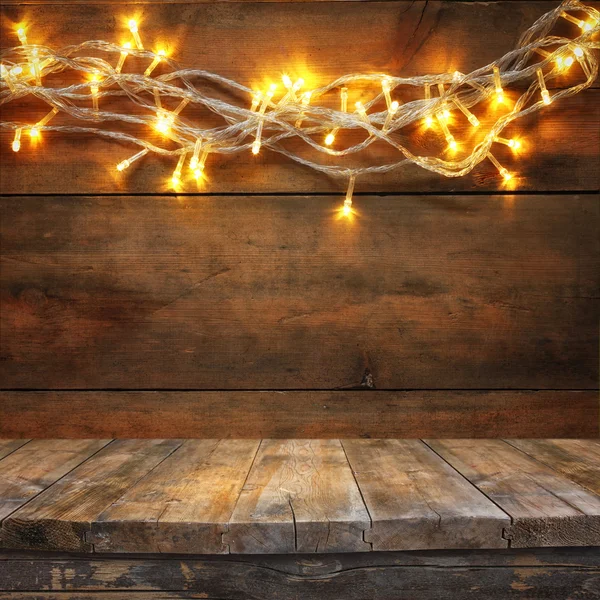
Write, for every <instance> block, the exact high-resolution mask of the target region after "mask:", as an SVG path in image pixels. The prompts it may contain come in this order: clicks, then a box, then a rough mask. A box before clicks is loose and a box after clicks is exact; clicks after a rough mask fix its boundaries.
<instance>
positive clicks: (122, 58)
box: [0, 0, 600, 216]
mask: <svg viewBox="0 0 600 600" xmlns="http://www.w3.org/2000/svg"><path fill="white" fill-rule="evenodd" d="M559 20H564V21H566V22H568V23H569V24H570V25H569V27H573V30H574V31H573V35H572V37H569V38H567V37H560V36H556V35H551V33H552V30H553V28H554V26H555V24H556V23H557V21H559ZM126 25H127V28H128V29H129V31H130V33H131V35H132V38H133V39H132V41H131V42H127V43H125V44H123V45H117V44H113V43H109V42H104V41H98V40H94V41H88V42H84V43H82V44H79V45H75V46H68V47H66V48H63V49H62V50H59V51H54V50H52V49H51V48H49V47H46V46H39V45H34V44H31V43H30V41H29V38H28V37H27V31H26V29H25V27H18V28H17V29H16V31H15V33H16V35H17V37H18V39H19V41H20V43H21V45H20V46H17V47H14V48H10V49H7V50H4V51H3V52H2V53H1V54H0V58H1V61H2V64H1V69H0V75H1V81H2V86H1V88H0V105H2V104H6V103H7V102H10V101H13V100H18V99H20V98H23V97H25V96H28V95H31V96H34V97H36V98H38V99H41V100H43V101H45V102H46V103H47V104H48V105H49V106H50V109H51V110H50V112H48V113H47V114H46V116H44V117H43V118H42V119H41V120H39V121H38V122H37V123H34V124H28V123H16V122H9V121H2V122H1V123H0V125H1V126H2V128H4V129H8V130H11V131H14V139H13V141H12V150H13V151H14V152H18V151H19V150H20V148H21V135H22V132H23V131H26V132H29V135H30V136H31V138H32V139H33V138H39V137H40V132H42V131H58V132H64V133H75V134H77V133H80V134H84V133H85V134H90V133H91V134H96V135H99V136H102V137H105V138H108V139H112V140H115V141H119V142H122V143H125V144H130V145H133V146H137V147H138V151H137V152H136V153H135V154H133V155H131V156H129V157H128V158H124V159H123V160H121V162H119V163H118V164H117V165H116V170H117V172H120V173H123V172H124V171H126V170H127V169H128V168H130V167H131V165H132V164H133V163H136V162H138V161H140V160H141V159H142V158H143V157H145V156H146V155H148V154H149V153H154V154H157V155H162V156H164V157H172V158H173V159H174V160H176V161H177V163H176V167H175V169H174V171H173V175H172V177H171V185H172V187H173V188H174V189H175V190H179V189H180V188H181V186H182V185H183V183H184V181H185V180H186V179H187V173H188V170H189V174H190V178H193V179H195V180H196V182H198V184H200V183H202V182H203V181H204V179H205V169H206V164H207V161H208V159H209V158H210V155H211V154H225V155H231V154H235V153H239V152H251V153H252V154H254V155H256V154H258V153H259V152H260V151H261V150H262V149H263V148H267V149H268V150H270V151H273V152H278V153H280V154H282V155H284V156H286V157H288V158H290V159H292V160H294V161H296V162H298V163H300V164H302V165H304V166H306V167H309V168H312V169H315V170H317V171H320V172H323V173H325V174H327V175H330V176H335V177H344V178H346V179H347V181H348V186H347V192H346V197H345V200H344V203H343V206H342V208H341V211H342V214H343V215H346V216H350V215H351V214H353V208H352V197H353V193H354V187H355V183H356V180H357V178H360V177H361V176H363V175H366V174H373V173H376V174H378V173H385V172H388V171H391V170H393V169H397V168H400V167H403V166H406V165H408V164H416V165H418V166H420V167H422V168H424V169H427V170H429V171H432V172H434V173H438V174H440V175H443V176H446V177H460V176H463V175H465V174H467V173H469V172H470V171H471V170H472V169H473V168H474V167H475V166H477V165H478V164H479V163H480V162H482V161H484V160H489V161H490V162H491V163H492V164H493V165H494V166H495V167H496V169H497V170H498V173H499V175H500V176H501V177H503V178H504V179H505V180H507V181H508V180H510V179H511V178H512V176H513V175H512V173H510V172H509V171H508V169H507V168H506V167H505V166H503V165H502V164H501V163H500V162H499V161H498V159H497V158H496V156H494V154H493V153H492V149H493V146H494V144H502V145H505V146H508V147H509V148H511V149H512V150H513V151H515V152H516V151H518V150H519V149H520V147H521V141H520V140H519V139H518V138H514V137H510V138H507V137H503V136H502V135H501V133H502V132H503V130H504V129H505V128H507V127H509V126H510V125H511V124H512V123H513V122H514V121H517V120H518V119H521V118H523V117H525V116H527V115H530V114H532V113H533V112H536V111H538V110H541V109H542V108H544V107H546V106H547V105H549V104H554V103H556V102H558V101H559V100H562V99H564V98H567V97H569V96H572V95H574V94H576V93H578V92H580V91H582V90H583V89H585V88H587V87H589V86H590V85H591V84H592V83H593V81H594V80H595V79H596V76H597V73H598V62H597V57H596V55H595V53H594V52H593V51H594V50H596V49H598V48H600V43H599V42H597V41H594V39H593V37H594V35H595V34H596V33H598V31H599V29H600V13H598V11H597V10H595V9H594V8H592V7H588V6H585V5H584V4H582V3H581V2H579V1H578V0H565V1H564V2H562V4H561V5H560V6H559V7H558V8H556V9H555V10H552V11H550V12H548V13H546V14H545V15H544V16H542V17H541V18H540V19H538V20H537V21H536V22H535V23H534V24H533V26H532V27H530V28H529V29H528V30H527V31H526V32H525V33H524V34H523V35H522V36H521V39H520V41H519V43H518V46H517V48H516V49H514V50H512V51H511V52H508V53H507V54H506V55H505V56H503V57H502V58H500V59H499V60H497V61H495V62H494V63H492V64H489V65H486V66H484V67H481V68H479V69H477V70H475V71H473V72H471V73H468V74H463V73H460V72H459V71H455V72H454V73H442V74H437V75H424V76H418V77H408V78H407V77H395V76H391V75H389V74H380V73H368V74H361V73H353V74H349V75H344V76H343V77H340V78H338V79H336V80H335V81H332V82H331V83H328V84H327V85H325V86H322V87H319V88H317V89H313V90H304V89H303V88H304V87H305V82H304V81H303V80H302V79H298V80H296V81H292V79H291V78H290V77H289V76H288V75H287V74H283V76H282V77H281V84H280V85H277V84H275V83H273V84H271V85H270V86H269V87H268V88H267V89H264V90H256V89H251V88H248V87H246V86H244V85H242V84H240V83H238V82H235V81H232V80H230V79H227V78H225V77H222V76H220V75H217V74H214V73H211V72H208V71H204V70H199V69H187V68H182V67H180V66H179V65H178V64H177V63H176V62H175V61H174V60H172V59H171V58H170V57H168V56H167V53H166V51H165V50H164V49H162V48H160V49H155V50H153V51H150V50H147V49H145V48H144V45H143V41H142V36H141V34H140V29H139V25H138V23H137V22H136V21H135V20H133V19H131V20H128V22H127V23H126ZM90 52H93V53H95V54H99V55H101V56H102V58H99V57H97V56H90V55H89V53H90ZM131 56H133V57H135V58H137V59H145V60H148V61H149V63H148V64H147V67H146V69H145V70H144V72H143V74H140V73H128V72H123V68H124V66H125V65H126V64H127V60H128V57H131ZM575 63H577V64H578V65H579V66H580V69H579V73H580V74H583V76H584V77H585V80H584V81H581V82H579V83H577V84H575V85H573V86H571V87H566V88H561V89H557V90H556V91H554V92H553V94H552V95H551V94H550V91H549V90H548V82H551V81H552V80H554V79H556V78H557V77H560V76H563V75H565V73H566V71H567V70H568V69H569V68H570V67H572V66H573V65H574V64H575ZM161 64H162V65H163V67H164V68H167V69H169V71H168V72H167V73H163V74H161V75H157V76H153V74H154V72H155V70H156V69H157V67H158V66H159V65H161ZM67 70H71V71H74V72H76V73H79V74H81V76H82V77H83V79H84V82H83V83H79V84H74V85H69V86H66V87H53V86H51V85H46V84H45V80H47V79H48V76H50V75H52V74H54V73H62V72H64V71H67ZM163 70H164V69H163ZM580 78H581V77H580ZM200 80H204V81H206V82H208V83H209V84H212V85H213V87H214V88H215V89H216V88H222V89H226V90H229V91H230V92H233V93H236V92H237V93H238V94H242V95H247V97H248V102H247V104H246V105H244V106H240V105H238V104H235V103H230V102H227V101H225V100H223V99H222V98H221V97H218V96H217V95H214V96H213V95H208V94H207V93H206V92H205V91H202V90H200V89H198V88H197V87H196V85H195V84H194V82H195V81H200ZM352 84H355V86H356V87H360V89H361V92H363V93H364V91H365V89H368V90H371V91H372V94H371V99H370V100H368V101H366V102H365V101H360V100H359V101H357V102H355V103H354V104H353V106H354V110H348V101H349V93H350V90H351V86H352ZM410 88H413V89H412V92H413V95H414V92H415V90H416V91H417V92H418V96H419V98H418V99H416V100H414V99H413V100H410V101H408V100H406V97H407V96H409V95H410V94H409V93H408V91H409V90H410ZM507 89H511V90H512V91H515V90H516V91H518V92H519V93H520V96H519V97H518V98H517V99H516V100H514V103H513V102H512V100H511V103H512V107H510V106H509V104H508V103H507V95H506V91H507ZM334 90H337V91H338V93H339V103H340V108H339V110H337V109H332V108H329V107H327V106H325V105H320V104H319V103H318V100H319V98H321V97H323V96H324V95H325V94H327V93H328V92H331V91H334ZM432 90H437V94H436V95H434V94H432ZM523 90H524V91H523ZM403 92H405V94H404V95H405V99H404V100H403V99H402V96H403ZM115 97H121V98H123V97H124V98H126V99H127V100H129V101H131V102H132V103H133V104H135V105H137V108H138V109H139V110H138V111H137V112H136V113H133V112H130V113H123V112H113V111H111V110H110V101H111V99H114V98H115ZM164 100H167V105H172V104H175V102H178V104H177V105H176V107H175V108H174V109H172V110H170V109H168V108H166V105H165V104H164V103H163V101H164ZM382 101H385V105H384V106H385V108H384V110H376V107H377V106H378V105H381V103H382ZM486 102H494V103H496V104H498V105H501V107H502V108H503V109H504V110H502V111H499V116H498V117H497V118H496V121H495V123H493V124H492V125H491V126H490V127H489V130H488V131H486V132H485V134H484V135H483V138H482V139H480V141H478V143H476V144H474V146H473V148H471V149H470V152H468V153H467V152H466V144H465V143H463V142H461V141H457V139H456V137H455V135H454V134H453V133H452V131H451V129H450V127H451V126H452V119H453V118H454V117H453V110H454V109H458V111H459V113H460V114H458V113H457V116H456V118H465V119H466V121H467V122H468V123H469V124H470V125H471V127H473V128H480V127H481V121H480V118H478V116H477V114H476V113H479V114H480V117H481V112H482V110H483V108H484V107H483V106H482V104H483V103H486ZM189 104H192V105H195V106H199V107H204V108H205V109H208V110H209V111H211V112H212V113H214V114H216V115H218V116H219V117H221V118H222V119H223V121H224V124H222V125H219V126H216V127H210V128H207V127H204V128H203V127H202V126H201V125H200V124H197V123H193V122H191V121H190V120H189V119H188V118H186V116H185V114H184V115H183V116H182V115H181V113H182V112H183V111H184V109H185V108H186V106H188V105H189ZM60 113H64V114H65V115H68V116H70V117H72V118H74V119H76V120H78V121H83V122H92V123H94V124H95V125H96V126H87V127H86V126H74V125H61V124H60V123H59V122H57V121H53V122H52V124H49V122H50V120H51V119H54V118H55V117H56V116H57V115H59V114H60ZM138 113H139V114H138ZM461 115H462V116H461ZM119 123H121V124H134V125H138V126H141V128H142V131H143V130H144V128H146V131H147V128H148V127H152V128H153V129H154V130H155V131H156V132H158V133H159V134H161V136H163V137H164V138H165V140H170V141H171V142H174V144H175V145H176V148H175V149H169V148H165V147H161V146H158V145H156V144H155V143H152V142H151V141H149V140H147V139H145V138H144V137H137V136H135V135H131V134H130V133H125V132H123V131H119V130H118V129H117V125H118V124H119ZM411 125H421V126H425V127H427V128H431V129H433V130H434V131H437V132H438V133H439V135H440V137H443V138H444V140H445V142H446V146H447V147H446V149H445V151H444V152H443V154H442V156H419V155H416V154H414V153H413V152H411V151H410V150H409V149H408V148H407V147H406V146H405V145H404V143H402V140H403V136H402V135H400V134H401V131H402V130H406V128H408V127H409V126H411ZM341 132H354V133H357V132H362V133H363V134H364V135H363V139H362V141H360V142H358V143H353V144H352V145H348V146H346V147H339V146H340V144H339V137H340V135H339V134H340V133H341ZM291 138H298V139H299V140H302V142H304V143H305V144H306V145H307V149H308V150H309V151H310V152H312V153H313V154H314V156H315V157H314V158H306V157H304V156H303V155H301V154H300V153H296V152H293V151H291V150H289V149H288V148H286V146H285V144H284V142H285V141H286V140H289V139H291ZM376 142H384V143H387V144H389V145H390V146H391V147H392V148H394V149H395V150H396V151H397V152H398V155H399V158H398V160H396V161H395V162H392V163H387V164H375V165H373V164H371V165H367V166H363V165H361V166H356V167H354V166H352V167H348V166H344V165H343V164H332V158H333V159H335V160H336V161H339V162H342V161H343V159H345V158H346V157H352V155H359V154H360V153H362V152H364V151H365V150H366V149H367V148H368V147H369V146H370V145H371V144H373V143H376ZM459 152H460V154H461V155H460V156H456V155H457V154H459ZM188 156H191V158H190V159H189V161H188V163H187V165H186V160H187V158H188ZM319 157H320V158H321V160H318V159H319Z"/></svg>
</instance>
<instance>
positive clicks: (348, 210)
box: [342, 175, 356, 217]
mask: <svg viewBox="0 0 600 600" xmlns="http://www.w3.org/2000/svg"><path fill="white" fill-rule="evenodd" d="M355 182H356V176H355V175H350V179H349V180H348V189H347V190H346V198H345V200H344V206H343V207H342V213H343V215H344V216H345V217H348V216H350V215H351V214H352V195H353V194H354V183H355Z"/></svg>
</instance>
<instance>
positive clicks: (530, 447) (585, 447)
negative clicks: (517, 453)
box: [507, 436, 600, 496]
mask: <svg viewBox="0 0 600 600" xmlns="http://www.w3.org/2000/svg"><path fill="white" fill-rule="evenodd" d="M596 437H598V436H596ZM507 441H508V443H509V444H511V445H512V446H514V447H515V448H518V449H519V450H522V451H523V452H525V453H526V454H529V456H532V457H533V458H535V459H537V460H539V461H541V462H543V463H544V464H545V465H547V466H549V467H551V468H553V469H554V470H556V471H559V472H561V473H563V474H564V475H566V476H567V477H568V478H569V479H571V480H573V481H576V482H577V483H578V484H579V485H582V486H583V487H585V488H587V489H588V490H591V491H592V492H594V493H595V494H598V495H599V496H600V440H598V439H596V440H507Z"/></svg>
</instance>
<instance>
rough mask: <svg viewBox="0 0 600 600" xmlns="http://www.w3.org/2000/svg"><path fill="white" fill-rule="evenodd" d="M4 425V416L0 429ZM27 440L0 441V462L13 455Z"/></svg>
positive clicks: (0, 422)
mask: <svg viewBox="0 0 600 600" xmlns="http://www.w3.org/2000/svg"><path fill="white" fill-rule="evenodd" d="M1 406H2V405H1V403H0V407H1ZM3 425H4V416H3V418H2V419H0V429H1V428H2V426H3ZM0 435H1V434H0ZM27 442H29V440H4V439H0V460H2V459H3V458H4V457H5V456H8V455H9V454H11V453H13V452H14V451H15V450H17V449H18V448H20V447H21V446H24V445H25V444H26V443H27Z"/></svg>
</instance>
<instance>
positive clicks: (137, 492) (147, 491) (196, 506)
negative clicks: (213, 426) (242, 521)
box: [89, 440, 259, 554]
mask: <svg viewBox="0 0 600 600" xmlns="http://www.w3.org/2000/svg"><path fill="white" fill-rule="evenodd" d="M258 445H259V441H258V440H223V441H219V440H187V441H186V442H185V443H184V444H183V445H182V446H181V447H180V448H179V449H178V450H177V451H176V452H174V453H173V454H172V455H171V456H169V457H168V458H167V459H166V460H164V461H163V462H162V463H161V464H160V465H159V466H158V467H157V468H156V469H154V470H153V471H152V473H150V474H149V475H148V476H147V477H145V478H144V479H142V480H141V481H140V482H139V483H138V484H136V485H134V486H133V487H132V488H131V489H130V490H129V491H128V492H127V493H126V494H124V495H123V496H122V497H121V498H120V499H119V500H118V501H116V502H115V503H113V504H112V505H111V506H110V507H109V508H108V509H107V510H106V511H104V512H103V513H102V514H101V515H100V516H99V517H98V518H97V519H96V520H95V521H94V522H93V523H92V527H91V533H90V535H89V540H90V541H91V542H92V544H93V545H94V549H95V551H96V552H144V553H146V552H176V553H186V554H204V553H206V554H219V553H224V552H227V546H226V545H224V544H223V542H222V539H221V538H222V535H223V533H224V532H225V531H227V524H228V522H229V518H230V517H231V514H232V513H233V509H234V506H235V504H236V501H237V499H238V496H239V495H240V492H241V489H242V486H243V485H244V482H245V481H246V477H247V476H248V471H249V470H250V466H251V464H252V461H253V459H254V456H255V455H256V451H257V449H258Z"/></svg>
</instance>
